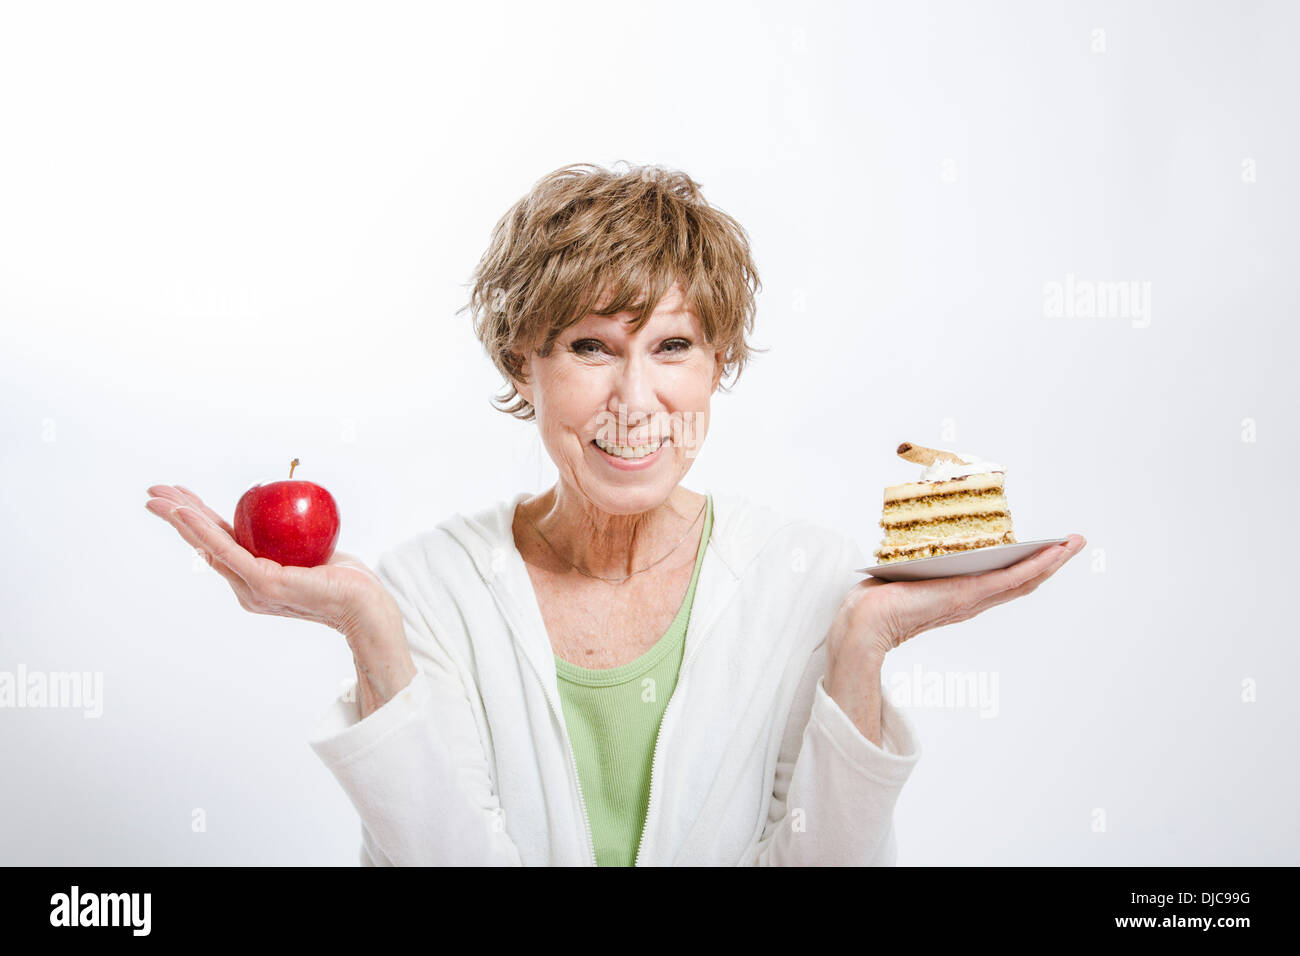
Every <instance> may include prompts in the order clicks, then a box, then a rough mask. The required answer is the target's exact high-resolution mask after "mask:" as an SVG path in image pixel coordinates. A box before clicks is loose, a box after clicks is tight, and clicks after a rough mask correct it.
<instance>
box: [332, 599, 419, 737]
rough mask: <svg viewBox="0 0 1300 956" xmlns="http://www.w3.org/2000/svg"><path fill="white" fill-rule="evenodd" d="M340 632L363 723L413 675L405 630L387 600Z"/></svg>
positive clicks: (413, 667)
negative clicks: (352, 670)
mask: <svg viewBox="0 0 1300 956" xmlns="http://www.w3.org/2000/svg"><path fill="white" fill-rule="evenodd" d="M339 630H340V632H341V633H342V634H343V636H344V637H346V638H347V642H348V647H349V648H351V649H352V660H353V663H354V664H355V665H356V670H357V706H358V707H359V709H360V712H361V719H362V720H365V719H366V718H367V717H369V716H370V715H371V714H373V713H374V712H375V711H376V710H378V709H379V708H380V707H382V706H384V704H386V703H388V701H390V700H392V699H393V697H394V695H396V694H397V692H398V691H400V690H401V689H402V688H403V687H406V686H407V685H408V684H410V682H411V678H412V677H414V676H415V675H416V672H417V671H416V666H415V661H414V659H413V658H412V657H411V649H410V647H409V645H408V644H407V643H406V627H405V625H404V623H403V621H402V614H401V611H399V610H398V608H397V603H396V602H395V601H392V600H391V599H390V600H389V601H387V602H385V603H383V604H382V605H381V606H379V607H376V608H374V609H373V610H372V611H370V612H369V613H367V614H366V615H364V616H361V617H359V618H358V619H356V620H353V621H349V622H348V623H347V624H346V625H345V626H344V627H341V628H340V629H339Z"/></svg>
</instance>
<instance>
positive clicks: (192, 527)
mask: <svg viewBox="0 0 1300 956" xmlns="http://www.w3.org/2000/svg"><path fill="white" fill-rule="evenodd" d="M150 510H152V509H150ZM168 520H169V521H170V522H171V523H172V524H173V526H174V527H175V528H176V530H177V531H178V532H179V533H180V536H181V537H182V538H184V539H185V540H186V541H187V542H188V543H189V544H191V545H192V546H194V547H196V548H199V549H201V550H202V551H203V552H204V557H207V558H210V559H211V562H213V565H212V566H213V567H214V568H215V567H217V564H220V565H221V566H222V567H224V568H226V569H228V570H229V571H230V573H231V574H234V575H235V576H236V577H238V578H239V579H240V583H242V584H243V585H244V586H245V587H247V588H248V589H249V590H250V591H254V590H257V589H256V587H255V586H254V582H256V581H258V579H259V577H260V574H259V568H258V566H257V559H256V558H254V557H253V556H252V555H251V554H249V553H248V552H247V551H245V550H244V549H243V548H241V547H240V546H239V545H238V544H236V543H235V541H234V539H233V538H231V537H230V536H229V535H228V534H226V533H225V532H224V531H222V530H221V529H220V528H218V527H216V526H215V525H214V524H213V523H212V522H211V521H209V520H208V519H207V518H205V517H204V516H203V515H201V514H199V513H198V512H197V511H195V510H194V509H193V508H190V507H180V508H174V509H173V510H172V511H171V512H170V514H169V515H168ZM217 570H221V568H217Z"/></svg>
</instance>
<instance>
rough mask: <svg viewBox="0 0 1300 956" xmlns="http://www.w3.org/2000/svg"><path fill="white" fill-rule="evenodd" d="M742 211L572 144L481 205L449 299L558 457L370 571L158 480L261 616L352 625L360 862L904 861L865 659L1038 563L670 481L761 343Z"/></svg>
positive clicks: (893, 745)
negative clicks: (252, 526) (919, 552)
mask: <svg viewBox="0 0 1300 956" xmlns="http://www.w3.org/2000/svg"><path fill="white" fill-rule="evenodd" d="M758 288H759V283H758V276H757V273H756V270H755V269H754V264H753V262H752V260H751V257H750V251H749V246H748V241H747V238H746V235H745V233H744V230H743V229H742V228H741V227H740V226H739V225H738V224H737V223H736V222H735V221H734V220H733V219H732V218H731V217H729V216H728V215H726V214H725V213H723V212H722V211H721V210H718V209H717V208H715V207H713V206H711V205H710V204H709V203H708V202H707V201H705V199H704V198H703V197H702V195H701V194H700V192H699V187H698V185H697V184H696V183H695V182H694V181H693V180H691V179H690V178H689V177H688V176H686V175H684V174H682V173H678V172H673V171H668V170H663V169H660V168H658V167H633V168H628V169H624V170H621V171H620V170H613V171H611V170H606V169H602V168H599V167H594V166H586V165H580V166H572V167H568V168H565V169H561V170H557V171H556V172H554V173H552V174H551V175H549V176H547V177H545V178H544V179H542V180H541V181H539V182H538V183H537V184H536V185H535V186H534V188H533V189H532V191H531V192H530V193H529V194H528V195H527V196H525V197H524V198H523V199H521V200H520V201H519V202H518V203H516V205H515V206H514V207H513V208H512V209H511V210H510V211H509V212H507V214H506V215H505V216H504V217H503V218H502V220H501V221H500V222H499V223H498V224H497V227H496V230H495V232H494V234H493V236H492V240H491V244H490V247H489V248H488V250H487V252H486V253H485V254H484V256H483V258H482V260H481V261H480V263H479V266H478V269H477V271H476V274H475V277H474V285H473V290H472V294H471V298H470V303H469V305H468V306H467V308H468V309H469V310H470V311H471V313H472V315H473V318H474V327H475V330H476V332H477V333H478V335H479V337H480V339H481V340H482V342H483V344H484V347H485V348H486V350H487V352H488V354H489V355H490V356H491V358H492V359H493V361H494V362H495V363H496V365H497V367H498V368H499V369H500V370H501V372H502V373H503V376H504V377H505V380H506V382H507V388H508V392H507V394H506V396H505V398H504V399H503V400H502V402H501V404H502V405H503V406H504V405H506V404H507V403H510V404H509V405H508V407H504V408H503V409H502V410H503V411H506V412H508V413H510V414H513V415H516V416H518V417H521V418H525V419H529V420H534V421H536V423H537V426H538V428H539V431H540V433H541V438H542V442H543V444H544V445H545V447H546V450H547V452H548V453H549V454H550V456H551V458H552V460H553V461H554V462H555V465H556V468H557V470H558V473H559V477H558V480H557V481H556V483H555V485H554V486H553V487H551V488H549V489H547V490H546V491H544V492H542V493H541V494H537V495H531V494H528V493H521V494H518V495H516V496H515V497H514V498H513V499H512V500H510V501H505V502H501V503H499V504H497V505H495V506H493V507H491V508H488V509H486V510H483V511H480V512H478V513H476V514H472V515H457V516H455V517H453V518H451V519H449V520H447V521H445V522H443V523H442V524H440V525H439V526H438V527H436V528H435V529H433V530H431V531H428V532H425V533H423V534H420V535H418V536H416V537H414V538H412V539H410V540H408V541H406V542H404V543H403V544H401V545H399V546H398V547H396V548H394V549H392V550H390V551H389V552H387V553H386V554H384V555H383V556H382V557H381V558H380V560H379V562H378V566H377V573H373V574H372V573H371V572H370V571H369V570H368V569H367V568H366V567H365V566H364V565H363V564H362V563H361V562H359V561H357V560H356V559H355V558H353V557H351V556H348V555H344V554H337V555H335V557H334V558H333V559H332V560H331V562H330V563H329V564H328V565H326V566H323V567H318V568H294V567H281V566H279V565H278V564H275V563H274V562H271V561H268V560H266V559H257V558H253V557H252V556H251V555H250V554H249V553H248V552H246V551H244V550H243V549H242V548H240V547H239V546H238V545H237V544H236V543H235V542H234V540H233V535H232V534H231V528H230V526H229V525H228V524H227V523H226V522H225V521H224V520H223V519H222V518H221V517H220V516H219V515H217V514H215V513H214V512H213V511H212V510H211V509H210V508H208V507H207V506H206V505H204V504H203V502H202V501H200V500H199V498H198V497H197V496H196V495H194V494H193V493H192V492H190V491H188V490H187V489H185V488H183V487H179V486H177V487H170V486H162V485H158V486H154V487H153V488H150V489H149V491H150V494H151V495H152V496H153V497H152V498H151V500H150V501H149V502H148V505H147V506H148V507H149V508H150V510H152V511H154V513H156V514H158V515H159V516H160V517H163V518H165V519H167V520H168V521H170V522H172V523H173V524H174V525H175V526H176V528H177V530H178V531H179V532H180V534H181V536H182V537H183V538H184V539H185V540H186V541H188V542H189V543H190V544H192V545H194V546H195V547H197V548H200V549H202V550H203V552H204V553H205V554H207V555H208V557H209V560H210V561H211V563H212V566H213V567H214V568H215V569H216V570H217V571H219V572H220V573H221V574H222V575H223V576H225V578H226V580H227V581H228V582H229V583H230V585H231V586H232V588H233V589H234V591H235V593H236V595H237V596H238V598H239V601H240V604H241V605H242V606H243V607H244V608H246V609H247V610H250V611H253V612H255V613H264V614H279V615H284V616H291V617H299V618H305V619H308V620H312V621H317V622H320V623H322V624H326V625H328V626H329V627H331V628H334V629H336V630H338V631H339V632H341V633H342V634H343V635H344V636H345V637H346V638H347V641H348V644H349V646H350V647H351V649H352V652H353V655H354V658H355V661H356V671H357V684H356V694H355V695H352V694H348V695H345V696H344V697H343V698H341V699H339V700H338V701H336V703H335V704H334V706H333V708H332V709H331V711H330V712H329V714H327V715H326V717H325V719H324V721H323V722H322V725H321V727H320V729H319V732H318V733H317V734H316V735H315V736H314V737H313V739H312V740H311V746H312V747H313V748H314V749H315V751H316V752H317V754H319V755H320V757H321V759H322V760H323V761H325V763H326V764H327V765H328V766H329V767H330V769H331V771H332V772H333V773H334V774H335V776H336V778H337V779H338V780H339V782H340V784H341V785H342V786H343V787H344V789H345V790H346V792H347V793H348V796H349V797H350V798H351V799H352V801H353V804H354V805H355V806H356V808H357V810H358V813H359V814H360V816H361V821H362V849H361V862H362V863H363V864H366V865H375V864H382V865H388V864H448V863H456V864H521V863H522V864H588V865H590V864H600V865H610V864H614V865H617V864H622V865H629V864H637V865H656V864H728V865H730V864H755V863H758V864H892V863H894V862H895V859H896V852H897V851H896V845H895V841H894V832H893V824H892V815H893V807H894V803H895V801H896V799H897V797H898V794H899V791H900V790H901V788H902V786H903V784H904V782H905V781H906V780H907V778H908V775H909V774H910V772H911V769H912V767H913V765H914V764H915V762H916V760H917V758H918V756H919V748H918V746H917V743H916V739H915V736H914V733H913V730H912V727H911V725H910V723H909V722H908V720H907V719H906V718H905V717H904V716H903V714H902V713H901V712H900V711H898V710H897V709H895V708H894V707H893V706H892V705H891V704H890V703H889V701H888V700H887V699H885V697H884V696H883V694H882V689H881V666H882V662H883V660H884V658H885V655H886V654H887V653H888V652H889V651H890V650H891V649H893V648H895V647H897V646H898V645H899V644H901V643H902V642H903V641H905V640H908V639H910V638H912V637H914V636H915V635H917V634H919V633H921V632H922V631H925V630H928V629H931V628H934V627H939V626H941V625H945V624H950V623H953V622H956V621H961V620H965V619H967V618H969V617H971V616H973V615H975V614H978V613H979V612H980V611H982V610H984V609H985V608H987V607H991V606H993V605H995V604H1001V603H1004V602H1006V601H1009V600H1011V599H1013V598H1016V597H1019V596H1021V595H1023V594H1027V593H1029V592H1030V591H1032V590H1034V588H1036V587H1037V586H1038V585H1039V584H1041V583H1042V582H1043V581H1044V580H1045V579H1046V578H1048V577H1050V576H1051V575H1052V574H1053V573H1054V572H1055V571H1056V570H1057V569H1058V568H1059V567H1060V566H1061V565H1062V564H1064V563H1065V562H1066V561H1067V560H1069V558H1070V557H1071V556H1072V555H1074V554H1076V553H1077V552H1078V551H1079V550H1080V549H1081V548H1082V547H1083V544H1084V541H1083V539H1082V538H1081V537H1080V536H1078V535H1072V536H1071V537H1070V539H1069V542H1068V543H1067V544H1066V545H1062V546H1056V547H1051V548H1047V549H1045V550H1043V551H1040V552H1039V553H1038V554H1037V555H1035V556H1033V557H1031V558H1028V559H1025V560H1024V561H1021V562H1020V563H1018V564H1016V565H1014V566H1012V567H1010V568H1007V569H1005V570H1001V571H991V572H988V573H985V574H980V575H976V576H971V577H963V578H951V579H944V580H936V581H923V582H909V583H893V584H883V583H882V582H880V581H877V580H876V579H873V578H871V579H867V580H865V581H864V580H859V577H860V576H859V575H858V574H856V573H854V570H853V569H854V568H857V567H861V566H863V565H864V564H865V563H866V561H865V558H864V556H863V554H862V551H861V549H860V548H859V547H858V546H857V545H856V544H855V543H854V542H853V541H851V540H849V539H848V538H847V537H845V536H844V535H842V534H840V533H838V532H836V531H833V530H831V529H828V528H824V527H820V526H818V525H815V524H812V523H810V522H806V521H792V520H789V519H786V518H784V517H782V516H781V515H779V514H777V513H775V512H774V511H772V510H771V509H769V508H766V507H763V506H761V505H758V504H756V503H754V502H752V501H750V500H749V499H747V498H746V497H744V496H743V495H741V494H737V493H732V492H727V491H719V492H717V493H716V494H702V493H700V492H697V491H693V490H691V489H688V488H686V487H685V486H684V485H683V484H682V483H681V482H682V479H683V478H685V476H686V473H687V472H688V471H689V470H690V467H691V464H692V461H693V459H694V457H695V455H696V454H697V453H698V450H699V448H700V445H701V443H702V442H703V440H704V437H705V435H706V434H707V431H708V411H709V401H710V397H711V396H712V394H713V393H714V391H715V390H716V389H717V388H718V387H719V385H720V383H721V381H722V378H723V377H724V375H725V374H726V373H728V372H733V373H734V374H735V375H739V373H740V370H741V369H742V368H743V366H744V364H745V361H746V359H747V356H748V353H749V348H748V346H747V344H746V340H745V336H746V333H747V332H749V331H750V330H751V329H752V324H753V313H754V294H755V292H756V291H757V289H758Z"/></svg>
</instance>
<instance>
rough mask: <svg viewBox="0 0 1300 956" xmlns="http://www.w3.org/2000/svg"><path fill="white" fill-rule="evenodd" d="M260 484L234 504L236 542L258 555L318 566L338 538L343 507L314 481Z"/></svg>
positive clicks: (327, 555) (290, 474)
mask: <svg viewBox="0 0 1300 956" xmlns="http://www.w3.org/2000/svg"><path fill="white" fill-rule="evenodd" d="M297 466H298V459H297V458H295V459H294V460H293V463H292V464H291V465H289V479H290V480H289V481H272V482H270V483H269V484H265V485H263V484H256V485H253V486H252V487H251V488H249V489H248V490H247V491H245V492H244V494H243V496H242V497H240V499H239V504H237V505H235V540H236V541H238V542H239V545H240V547H242V548H244V549H245V550H246V551H248V552H249V553H250V554H252V555H253V556H254V557H257V558H270V559H271V560H272V561H274V562H276V563H277V564H283V565H294V566H297V567H300V568H314V567H317V566H318V565H321V564H324V563H325V562H327V561H328V560H329V559H330V555H332V554H333V553H334V545H335V544H336V543H337V542H338V540H339V509H338V505H336V504H335V503H334V497H333V495H331V494H330V493H329V492H328V491H326V490H325V489H324V488H322V487H321V486H320V485H317V484H313V483H312V482H310V481H303V480H302V479H299V480H298V481H293V480H292V479H293V470H294V468H296V467H297Z"/></svg>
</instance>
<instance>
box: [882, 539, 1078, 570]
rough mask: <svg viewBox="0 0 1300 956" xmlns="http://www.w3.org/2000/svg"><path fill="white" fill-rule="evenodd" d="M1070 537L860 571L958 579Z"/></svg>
mask: <svg viewBox="0 0 1300 956" xmlns="http://www.w3.org/2000/svg"><path fill="white" fill-rule="evenodd" d="M1066 540H1067V539H1066V538H1044V539H1043V540H1042V541H1018V542H1016V543H1015V544H998V545H994V546H993V547H991V548H976V549H975V550H973V551H958V552H957V553H956V554H941V555H938V556H937V557H933V558H914V559H912V560H911V561H893V562H890V563H889V564H877V565H876V566H875V567H874V568H858V573H859V574H869V575H871V576H872V577H873V578H880V580H882V581H925V580H928V579H930V578H955V577H957V576H959V575H962V574H980V573H982V572H984V571H998V570H1000V569H1002V568H1006V567H1010V566H1011V565H1013V564H1015V563H1016V562H1017V561H1019V560H1021V559H1022V558H1027V557H1029V556H1030V555H1031V554H1034V553H1036V552H1038V551H1041V550H1043V548H1047V547H1050V546H1051V545H1054V544H1065V542H1066Z"/></svg>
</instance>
